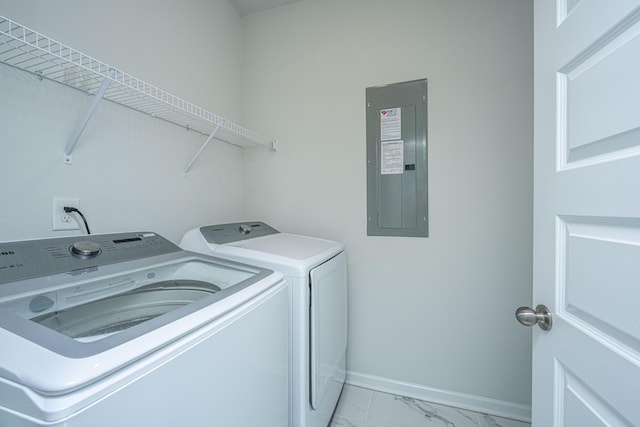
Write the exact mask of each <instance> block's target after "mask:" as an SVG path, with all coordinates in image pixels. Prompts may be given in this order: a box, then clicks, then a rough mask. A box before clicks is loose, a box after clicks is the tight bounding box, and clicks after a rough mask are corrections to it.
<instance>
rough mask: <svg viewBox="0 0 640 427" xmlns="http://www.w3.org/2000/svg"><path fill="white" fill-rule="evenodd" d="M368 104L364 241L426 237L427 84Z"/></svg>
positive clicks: (382, 93)
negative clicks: (390, 237)
mask: <svg viewBox="0 0 640 427" xmlns="http://www.w3.org/2000/svg"><path fill="white" fill-rule="evenodd" d="M366 98H367V99H366V100H367V235H369V236H404V237H428V235H429V227H428V187H427V181H428V174H427V79H422V80H413V81H408V82H402V83H394V84H388V85H381V86H374V87H369V88H367V89H366Z"/></svg>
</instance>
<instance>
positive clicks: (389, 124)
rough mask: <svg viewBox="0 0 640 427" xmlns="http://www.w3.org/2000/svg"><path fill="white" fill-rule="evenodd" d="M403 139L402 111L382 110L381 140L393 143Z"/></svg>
mask: <svg viewBox="0 0 640 427" xmlns="http://www.w3.org/2000/svg"><path fill="white" fill-rule="evenodd" d="M400 138H402V109H401V108H385V109H384V110H380V140H381V141H392V140H397V139H400Z"/></svg>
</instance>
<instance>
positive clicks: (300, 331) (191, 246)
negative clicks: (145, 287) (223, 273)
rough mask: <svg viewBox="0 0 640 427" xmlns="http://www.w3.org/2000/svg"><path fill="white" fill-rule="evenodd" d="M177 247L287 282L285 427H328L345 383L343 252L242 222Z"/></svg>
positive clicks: (207, 230)
mask: <svg viewBox="0 0 640 427" xmlns="http://www.w3.org/2000/svg"><path fill="white" fill-rule="evenodd" d="M180 246H181V247H182V248H184V249H188V250H192V251H195V252H200V253H203V254H209V255H214V256H217V257H222V258H225V259H230V260H234V261H239V262H245V263H249V264H255V265H259V266H262V267H266V268H270V269H273V270H276V271H280V272H281V273H283V274H284V276H285V279H286V280H287V281H288V283H289V285H290V287H291V288H290V298H291V324H290V339H291V356H290V357H291V373H290V403H291V407H290V411H291V418H290V422H289V425H290V426H291V427H326V426H327V425H328V424H329V422H330V420H331V416H332V415H333V412H334V410H335V407H336V405H337V402H338V399H339V397H340V393H341V390H342V387H343V384H344V381H345V376H346V369H345V365H346V348H347V263H346V254H345V250H344V245H343V244H341V243H338V242H334V241H330V240H324V239H319V238H314V237H309V236H301V235H296V234H290V233H281V232H279V231H278V230H276V229H274V228H273V227H271V226H269V225H267V224H265V223H263V222H245V223H231V224H219V225H209V226H204V227H199V228H196V229H193V230H191V231H189V232H187V233H186V234H185V236H184V237H183V238H182V241H181V242H180Z"/></svg>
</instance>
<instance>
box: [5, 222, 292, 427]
mask: <svg viewBox="0 0 640 427" xmlns="http://www.w3.org/2000/svg"><path fill="white" fill-rule="evenodd" d="M288 306H289V295H288V286H287V284H286V282H285V281H284V279H283V277H282V274H280V273H276V272H273V271H272V270H269V269H266V268H262V267H255V266H250V265H244V264H240V263H236V262H233V261H229V260H223V259H214V258H213V257H210V256H205V255H201V254H195V253H192V252H188V251H184V250H181V249H180V248H179V247H178V246H176V245H175V244H173V243H171V242H169V241H168V240H166V239H164V238H163V237H161V236H160V235H158V234H156V233H153V232H140V233H118V234H105V235H91V236H82V238H81V240H79V238H78V237H66V238H56V239H43V240H29V241H21V242H7V243H0V342H1V343H2V351H1V352H0V425H2V426H12V427H27V426H29V427H31V426H44V425H46V426H60V427H62V426H65V427H76V426H78V427H80V426H82V427H88V426H91V427H102V426H104V427H107V426H109V427H110V426H160V427H165V426H166V427H169V426H171V427H173V426H210V425H214V424H215V425H224V426H238V427H245V426H250V425H252V426H257V425H260V426H270V427H282V426H283V425H286V423H287V420H288V418H289V399H288V397H289V396H288V384H289V381H288V376H289V365H288V356H289V336H288V334H287V331H286V329H287V327H288V324H289V316H288V315H287V309H288Z"/></svg>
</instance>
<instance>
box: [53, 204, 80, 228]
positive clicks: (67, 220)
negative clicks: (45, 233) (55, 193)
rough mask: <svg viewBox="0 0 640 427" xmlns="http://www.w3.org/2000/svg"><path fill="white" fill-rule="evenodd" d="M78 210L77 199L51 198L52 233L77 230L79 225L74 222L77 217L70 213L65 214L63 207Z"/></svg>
mask: <svg viewBox="0 0 640 427" xmlns="http://www.w3.org/2000/svg"><path fill="white" fill-rule="evenodd" d="M65 206H69V207H73V208H77V209H79V208H80V201H79V200H78V199H62V198H60V197H54V198H53V223H52V227H53V231H61V230H79V229H80V224H79V223H78V221H76V219H77V217H76V216H75V215H74V214H72V213H66V212H65V211H64V207H65Z"/></svg>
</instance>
